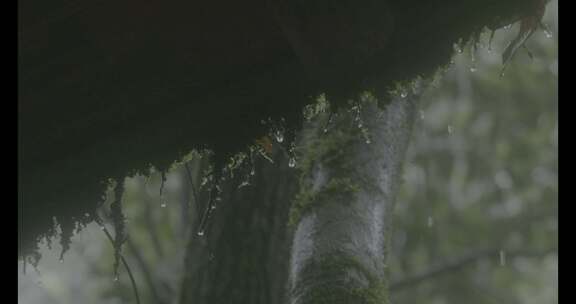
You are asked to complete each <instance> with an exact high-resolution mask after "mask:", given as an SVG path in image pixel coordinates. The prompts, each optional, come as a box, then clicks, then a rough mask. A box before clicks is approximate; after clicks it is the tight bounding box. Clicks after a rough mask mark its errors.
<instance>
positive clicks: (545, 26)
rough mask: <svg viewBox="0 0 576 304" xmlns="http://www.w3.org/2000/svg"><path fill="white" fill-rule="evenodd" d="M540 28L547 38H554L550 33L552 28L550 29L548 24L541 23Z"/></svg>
mask: <svg viewBox="0 0 576 304" xmlns="http://www.w3.org/2000/svg"><path fill="white" fill-rule="evenodd" d="M540 27H541V28H542V31H543V32H544V35H545V36H546V38H552V31H550V28H548V26H547V25H546V24H544V23H540Z"/></svg>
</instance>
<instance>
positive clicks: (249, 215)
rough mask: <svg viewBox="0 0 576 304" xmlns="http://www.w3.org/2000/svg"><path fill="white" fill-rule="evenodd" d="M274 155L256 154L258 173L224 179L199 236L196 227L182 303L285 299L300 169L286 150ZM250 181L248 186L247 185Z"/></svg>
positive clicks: (266, 303)
mask: <svg viewBox="0 0 576 304" xmlns="http://www.w3.org/2000/svg"><path fill="white" fill-rule="evenodd" d="M271 159H273V160H274V163H270V162H269V161H268V160H266V159H264V158H260V157H258V158H256V157H255V165H254V168H253V170H254V175H251V173H250V171H251V168H244V169H246V170H240V171H239V172H236V173H235V175H234V177H233V178H231V179H230V180H226V181H225V182H224V184H223V185H222V196H221V200H219V201H217V202H216V209H215V210H214V212H213V213H212V216H210V217H209V219H208V222H207V226H206V229H205V232H204V233H203V235H198V229H199V225H198V223H196V225H193V230H194V231H193V232H194V233H192V234H191V236H190V239H189V240H188V248H187V254H186V261H185V267H186V269H185V271H184V273H185V275H184V278H183V282H182V289H181V294H180V302H179V303H181V304H280V303H284V295H285V289H286V280H287V277H288V260H289V237H288V232H287V225H286V223H287V221H288V211H289V208H290V203H291V201H292V199H293V197H294V194H295V193H296V185H297V183H296V179H295V173H296V171H295V170H294V169H293V168H290V167H289V166H288V159H287V157H286V154H285V153H284V152H283V151H282V150H281V149H278V148H275V149H274V152H273V155H272V157H271ZM249 174H250V175H249ZM247 175H249V176H250V177H249V179H247ZM247 180H248V181H249V185H245V184H243V183H244V182H246V181H247ZM204 196H207V194H206V193H204ZM207 200H208V198H207V197H204V198H202V199H201V201H203V202H206V201H207ZM201 205H206V204H201ZM201 207H202V209H204V208H205V207H207V206H201ZM198 221H200V220H199V219H198V220H197V222H198Z"/></svg>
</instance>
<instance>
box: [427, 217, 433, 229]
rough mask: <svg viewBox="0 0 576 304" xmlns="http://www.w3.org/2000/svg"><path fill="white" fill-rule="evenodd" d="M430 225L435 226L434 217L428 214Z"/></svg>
mask: <svg viewBox="0 0 576 304" xmlns="http://www.w3.org/2000/svg"><path fill="white" fill-rule="evenodd" d="M427 224H428V227H432V226H434V218H433V217H432V216H428V222H427Z"/></svg>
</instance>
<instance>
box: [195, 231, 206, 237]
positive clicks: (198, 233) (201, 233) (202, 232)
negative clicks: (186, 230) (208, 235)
mask: <svg viewBox="0 0 576 304" xmlns="http://www.w3.org/2000/svg"><path fill="white" fill-rule="evenodd" d="M196 234H197V235H198V236H204V230H200V231H198V232H197V233H196Z"/></svg>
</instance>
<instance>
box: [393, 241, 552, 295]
mask: <svg viewBox="0 0 576 304" xmlns="http://www.w3.org/2000/svg"><path fill="white" fill-rule="evenodd" d="M502 251H503V252H505V253H506V256H508V257H509V258H514V257H542V256H545V255H547V254H550V253H554V252H557V248H548V249H546V250H541V251H535V250H526V249H519V250H502V249H500V248H491V249H485V250H479V251H475V252H472V253H469V254H466V255H464V256H461V257H458V258H455V259H453V260H452V261H450V262H447V263H444V264H440V265H437V266H433V267H431V268H430V269H427V270H425V271H423V272H421V273H417V274H413V275H409V276H406V277H405V278H402V279H400V280H397V281H396V282H392V283H391V284H390V289H391V290H393V291H400V290H402V289H406V288H410V287H413V286H415V285H418V284H420V283H423V282H424V281H427V280H428V279H431V278H435V277H438V276H441V275H444V274H448V273H451V272H454V271H458V270H460V269H462V268H464V267H466V266H468V265H471V264H474V263H476V262H478V261H480V260H484V259H487V258H494V257H495V256H498V255H499V253H500V252H502Z"/></svg>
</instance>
